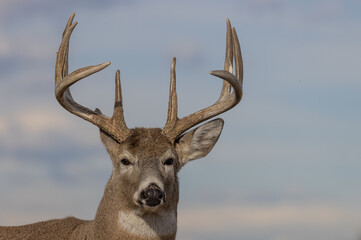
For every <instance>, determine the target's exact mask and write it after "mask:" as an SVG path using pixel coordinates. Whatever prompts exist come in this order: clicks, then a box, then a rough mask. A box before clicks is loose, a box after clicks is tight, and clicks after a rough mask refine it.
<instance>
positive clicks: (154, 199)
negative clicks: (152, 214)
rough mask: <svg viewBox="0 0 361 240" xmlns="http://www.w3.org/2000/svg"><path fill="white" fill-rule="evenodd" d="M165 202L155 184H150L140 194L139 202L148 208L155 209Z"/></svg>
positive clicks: (161, 191)
mask: <svg viewBox="0 0 361 240" xmlns="http://www.w3.org/2000/svg"><path fill="white" fill-rule="evenodd" d="M164 201H165V193H164V191H163V190H162V189H161V188H160V187H159V186H158V185H157V184H155V183H152V184H150V185H149V186H148V187H147V188H145V189H144V190H143V191H142V192H141V193H140V202H141V203H142V204H143V205H145V206H148V207H156V206H158V205H161V204H163V203H164Z"/></svg>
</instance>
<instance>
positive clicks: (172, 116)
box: [163, 57, 178, 132]
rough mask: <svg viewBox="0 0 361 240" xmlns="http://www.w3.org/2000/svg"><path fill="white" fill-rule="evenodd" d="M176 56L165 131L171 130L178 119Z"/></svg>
mask: <svg viewBox="0 0 361 240" xmlns="http://www.w3.org/2000/svg"><path fill="white" fill-rule="evenodd" d="M175 64H176V58H175V57H174V58H173V61H172V65H171V70H170V86H169V103H168V117H167V122H166V124H165V127H164V128H163V132H169V131H171V130H172V129H173V128H174V126H175V124H176V123H177V120H178V100H177V91H176V74H175Z"/></svg>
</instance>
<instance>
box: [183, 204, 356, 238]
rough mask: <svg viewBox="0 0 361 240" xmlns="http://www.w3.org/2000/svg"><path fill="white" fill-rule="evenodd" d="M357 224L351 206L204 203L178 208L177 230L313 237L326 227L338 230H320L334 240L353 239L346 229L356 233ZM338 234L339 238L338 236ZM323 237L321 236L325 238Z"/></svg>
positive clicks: (230, 235)
mask: <svg viewBox="0 0 361 240" xmlns="http://www.w3.org/2000/svg"><path fill="white" fill-rule="evenodd" d="M360 223H361V217H360V216H359V215H358V214H357V213H355V212H354V211H353V210H352V207H344V206H342V207H340V206H337V205H329V204H327V203H320V204H317V203H316V204H301V205H288V204H284V205H268V206H260V205H253V206H252V205H251V206H239V205H223V206H207V205H205V206H203V207H199V208H191V209H180V211H179V220H178V224H179V227H178V229H179V232H180V233H179V235H183V234H184V235H187V232H189V233H193V234H195V235H196V236H197V234H198V235H199V234H201V232H203V233H204V234H203V237H205V236H212V235H213V236H214V235H216V236H225V238H227V239H237V237H236V236H238V238H244V236H247V234H250V232H253V234H250V235H251V236H253V237H249V238H247V239H256V238H255V236H257V235H259V233H262V234H263V235H264V237H265V238H264V239H280V238H279V237H280V236H282V235H283V237H285V238H284V239H306V238H305V236H307V235H308V234H309V235H311V236H312V234H314V235H313V236H315V235H316V234H318V231H319V230H320V229H329V230H330V232H334V231H335V230H336V232H337V231H339V232H338V234H336V235H335V236H334V237H331V236H332V235H331V234H330V235H329V234H327V233H323V236H324V237H326V236H328V235H329V236H330V237H329V238H327V239H335V240H336V239H352V238H349V235H350V233H348V231H350V232H353V235H355V236H356V234H357V231H358V230H359V226H360V225H359V224H360ZM285 229H288V230H287V231H285ZM346 229H347V230H346ZM343 230H344V231H343ZM303 231H306V232H307V231H308V233H305V232H303ZM340 232H341V234H340ZM340 236H341V238H338V237H340ZM355 236H354V237H355ZM324 237H323V238H322V239H325V238H324ZM215 239H216V238H215ZM257 239H258V238H257Z"/></svg>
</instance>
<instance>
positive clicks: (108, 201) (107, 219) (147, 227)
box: [94, 182, 177, 240]
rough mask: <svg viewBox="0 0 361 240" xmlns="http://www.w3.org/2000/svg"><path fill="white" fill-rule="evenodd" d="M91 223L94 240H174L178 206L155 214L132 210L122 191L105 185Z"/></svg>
mask: <svg viewBox="0 0 361 240" xmlns="http://www.w3.org/2000/svg"><path fill="white" fill-rule="evenodd" d="M94 223H95V225H94V227H95V229H94V233H95V234H94V235H95V239H109V240H113V239H114V240H115V239H117V240H118V239H129V240H133V239H134V240H135V239H137V240H153V239H154V240H156V239H157V240H174V239H175V236H176V231H177V204H175V206H174V207H171V208H169V209H165V210H164V211H160V212H157V213H147V212H143V211H141V210H139V209H132V208H129V206H128V203H127V202H126V200H125V199H124V197H122V194H121V191H119V189H116V187H114V186H112V185H111V184H110V183H109V182H108V184H107V186H106V188H105V191H104V196H103V198H102V200H101V202H100V204H99V207H98V210H97V214H96V216H95V219H94Z"/></svg>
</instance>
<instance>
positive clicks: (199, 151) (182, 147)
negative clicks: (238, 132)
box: [176, 118, 224, 166]
mask: <svg viewBox="0 0 361 240" xmlns="http://www.w3.org/2000/svg"><path fill="white" fill-rule="evenodd" d="M223 124H224V121H223V119H221V118H218V119H215V120H213V121H210V122H207V123H205V124H203V125H201V126H199V127H198V128H196V129H194V130H192V131H190V132H187V133H186V134H184V135H183V136H181V137H180V138H179V139H178V140H177V142H176V150H177V153H178V156H179V160H180V163H181V166H183V165H184V164H186V163H187V162H189V161H191V160H195V159H198V158H202V157H205V156H206V155H207V154H208V153H209V152H210V151H211V150H212V148H213V146H214V145H215V144H216V142H217V140H218V138H219V136H220V135H221V132H222V128H223Z"/></svg>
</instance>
